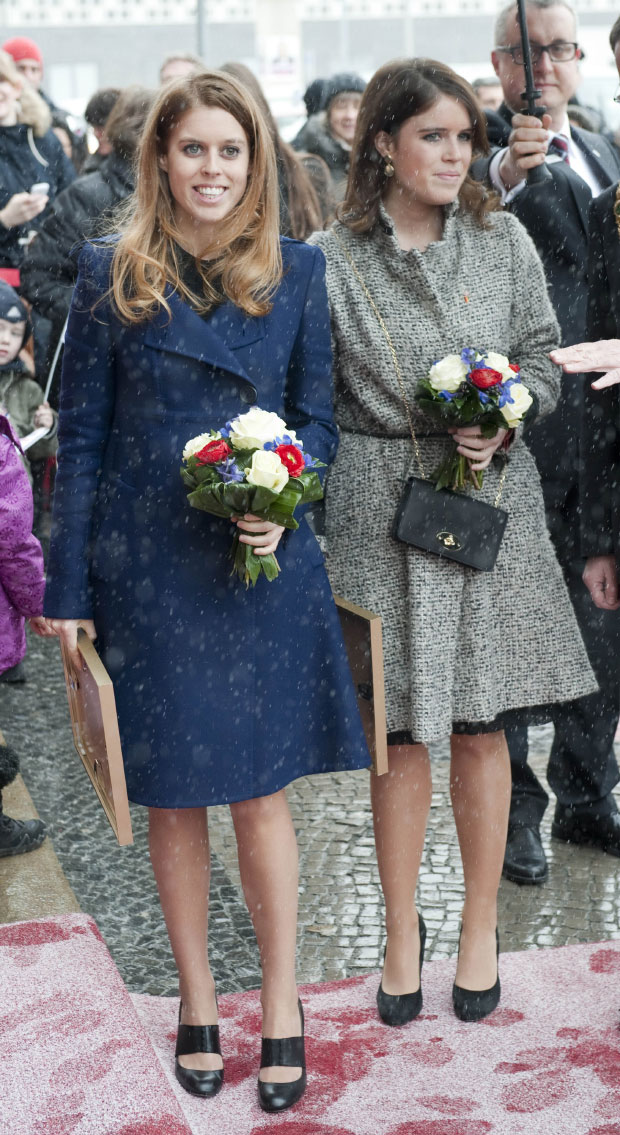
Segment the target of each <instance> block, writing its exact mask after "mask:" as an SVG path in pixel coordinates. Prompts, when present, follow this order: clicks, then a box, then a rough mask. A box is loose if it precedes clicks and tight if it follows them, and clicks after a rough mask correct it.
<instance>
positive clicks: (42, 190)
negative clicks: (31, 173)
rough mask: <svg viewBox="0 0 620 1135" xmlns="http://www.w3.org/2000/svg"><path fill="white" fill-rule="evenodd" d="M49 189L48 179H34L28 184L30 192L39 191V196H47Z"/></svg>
mask: <svg viewBox="0 0 620 1135" xmlns="http://www.w3.org/2000/svg"><path fill="white" fill-rule="evenodd" d="M49 191H50V184H49V181H35V183H34V185H31V186H30V192H31V193H39V194H40V195H41V197H47V195H48V193H49Z"/></svg>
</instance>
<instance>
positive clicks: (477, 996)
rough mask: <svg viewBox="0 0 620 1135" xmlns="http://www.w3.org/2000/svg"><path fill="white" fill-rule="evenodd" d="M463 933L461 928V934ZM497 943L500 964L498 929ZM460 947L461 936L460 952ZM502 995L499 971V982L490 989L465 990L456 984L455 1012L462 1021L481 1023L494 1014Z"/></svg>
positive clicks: (454, 992)
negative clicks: (484, 1018)
mask: <svg viewBox="0 0 620 1135" xmlns="http://www.w3.org/2000/svg"><path fill="white" fill-rule="evenodd" d="M462 932H463V931H462V928H461V933H462ZM495 941H496V943H497V958H498V962H499V934H498V932H497V927H496V929H495ZM460 947H461V938H460V935H459V950H460ZM500 993H501V986H500V983H499V969H498V973H497V981H496V982H495V985H492V986H491V988H490V989H463V988H462V986H460V985H457V984H456V982H455V983H454V985H453V986H452V1004H453V1006H454V1012H455V1013H456V1015H457V1017H458V1018H459V1020H461V1021H481V1020H482V1019H483V1017H488V1015H489V1013H492V1012H493V1010H494V1009H496V1008H497V1006H498V1005H499V998H500Z"/></svg>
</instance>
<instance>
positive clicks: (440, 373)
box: [428, 355, 467, 394]
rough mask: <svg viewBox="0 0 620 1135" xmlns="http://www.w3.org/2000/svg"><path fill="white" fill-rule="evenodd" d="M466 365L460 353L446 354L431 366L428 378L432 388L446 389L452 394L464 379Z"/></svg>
mask: <svg viewBox="0 0 620 1135" xmlns="http://www.w3.org/2000/svg"><path fill="white" fill-rule="evenodd" d="M466 374H467V367H466V366H465V363H464V362H463V361H462V359H461V356H460V355H446V357H445V359H440V361H439V362H438V363H435V364H434V366H432V367H431V369H430V371H429V374H428V380H429V382H430V384H431V386H432V388H433V390H447V391H449V393H450V394H453V393H454V391H455V390H458V388H459V386H460V385H461V383H462V382H464V381H465V376H466Z"/></svg>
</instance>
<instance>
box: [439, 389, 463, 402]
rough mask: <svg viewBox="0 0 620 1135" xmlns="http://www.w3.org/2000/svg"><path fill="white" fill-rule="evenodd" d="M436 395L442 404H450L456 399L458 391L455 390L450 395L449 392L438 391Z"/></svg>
mask: <svg viewBox="0 0 620 1135" xmlns="http://www.w3.org/2000/svg"><path fill="white" fill-rule="evenodd" d="M459 389H460V388H459ZM438 394H439V397H440V398H441V399H443V401H444V402H451V401H452V399H453V398H456V396H457V394H458V390H455V391H454V393H451V392H450V391H449V390H440V391H438Z"/></svg>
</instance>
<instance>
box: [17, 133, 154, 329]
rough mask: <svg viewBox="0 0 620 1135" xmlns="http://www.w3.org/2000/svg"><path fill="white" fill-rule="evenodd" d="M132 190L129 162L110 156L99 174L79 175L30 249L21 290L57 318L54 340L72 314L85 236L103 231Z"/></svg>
mask: <svg viewBox="0 0 620 1135" xmlns="http://www.w3.org/2000/svg"><path fill="white" fill-rule="evenodd" d="M133 188H134V180H133V172H132V169H131V166H130V164H129V163H128V162H127V161H125V160H124V159H123V158H121V157H119V156H118V154H110V155H109V157H108V158H106V160H105V162H103V163H102V165H101V168H100V169H98V170H97V171H96V172H95V173H89V174H87V175H86V176H85V177H79V178H78V179H77V181H74V183H73V185H70V186H69V188H68V189H66V190H65V191H64V193H61V195H60V197H58V198H57V200H56V201H55V202H54V205H53V207H52V209H51V211H50V215H49V216H48V217H47V219H46V221H45V224H43V225H42V226H41V228H40V230H39V232H38V233H37V235H36V237H35V238H34V240H33V241H32V244H31V245H30V246H29V248H28V249H27V252H26V256H25V257H24V262H23V264H22V269H21V286H20V291H21V294H22V295H23V296H25V297H26V299H27V300H28V301H29V302H30V303H31V304H32V306H33V308H34V310H35V311H36V312H38V314H39V315H43V316H45V317H46V318H47V319H50V320H51V321H52V327H53V330H52V336H53V340H52V341H53V342H56V341H57V340H58V338H59V336H60V334H61V331H62V328H63V325H64V322H65V319H66V318H67V314H68V311H69V304H70V303H71V295H72V292H73V285H74V283H75V281H76V279H77V262H78V258H79V255H80V250H81V247H82V244H83V243H84V240H86V239H88V238H90V237H94V236H97V235H99V233H100V231H101V230H102V229H103V228H104V227H105V226H106V224H108V223H109V220H110V215H111V213H112V211H113V209H114V208H115V207H116V205H118V204H119V203H120V202H121V201H123V200H124V199H125V198H126V197H128V196H129V194H130V193H132V192H133Z"/></svg>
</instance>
